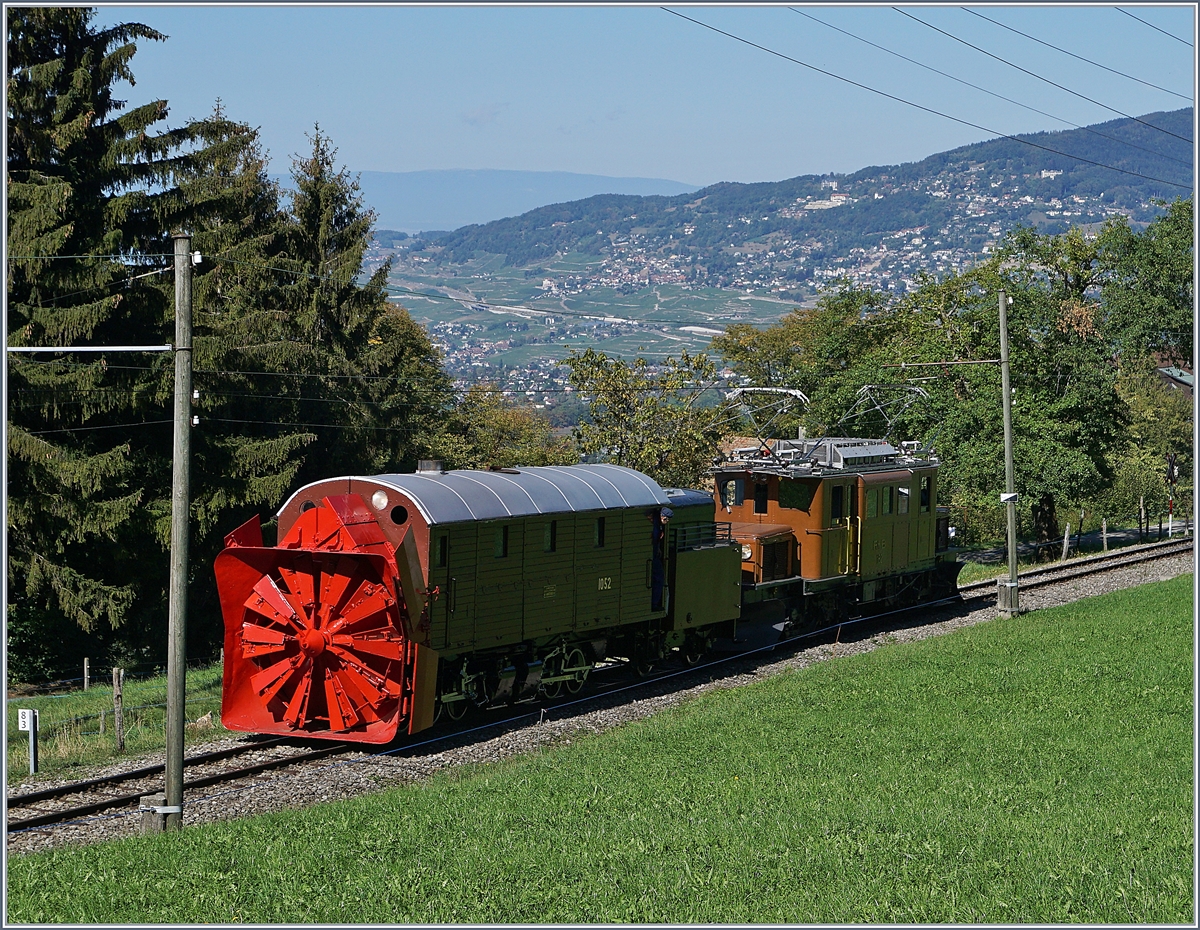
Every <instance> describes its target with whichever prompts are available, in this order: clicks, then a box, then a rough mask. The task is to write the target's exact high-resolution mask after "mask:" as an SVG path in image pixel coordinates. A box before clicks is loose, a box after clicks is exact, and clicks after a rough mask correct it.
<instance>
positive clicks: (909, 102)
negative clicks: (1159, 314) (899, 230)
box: [659, 7, 1192, 191]
mask: <svg viewBox="0 0 1200 930" xmlns="http://www.w3.org/2000/svg"><path fill="white" fill-rule="evenodd" d="M659 9H661V10H663V11H664V12H667V13H670V14H672V15H673V16H678V17H679V18H680V19H686V20H687V21H688V22H690V23H695V24H696V25H697V26H702V27H704V28H705V29H709V30H711V31H712V32H716V33H718V34H720V35H723V36H725V37H727V38H730V39H733V40H734V41H735V42H741V43H742V44H743V45H749V46H750V47H751V48H756V49H758V50H759V51H762V52H766V53H767V54H768V55H774V56H775V57H776V58H782V59H783V60H784V61H790V62H791V63H792V64H796V65H800V66H801V67H802V68H808V69H809V70H810V71H816V72H817V73H818V74H824V75H825V76H827V77H831V78H834V79H835V80H838V81H842V82H843V83H846V84H851V85H853V86H854V87H858V88H861V89H862V90H865V91H869V92H870V93H872V94H878V95H879V96H881V97H887V98H888V99H889V100H895V101H896V102H897V103H903V104H905V105H906V106H910V107H913V108H915V109H918V110H923V111H924V112H926V113H932V114H933V115H934V116H940V117H942V118H943V119H948V120H953V121H954V122H956V123H960V124H962V125H963V126H970V127H971V128H972V129H978V130H980V131H982V132H988V133H991V134H992V135H995V136H999V137H1000V138H1002V139H1008V140H1010V141H1012V142H1019V143H1021V144H1022V145H1028V146H1030V147H1032V148H1035V149H1040V150H1042V151H1043V152H1050V153H1051V154H1052V155H1061V156H1063V157H1064V158H1070V159H1073V160H1074V161H1080V162H1083V163H1084V164H1088V165H1094V166H1096V167H1097V168H1106V169H1108V170H1110V171H1116V172H1119V173H1120V174H1127V175H1131V176H1132V177H1135V178H1141V179H1142V180H1144V181H1154V182H1155V183H1158V184H1166V185H1167V186H1168V187H1177V188H1179V189H1181V190H1186V191H1191V190H1192V188H1191V185H1188V184H1180V183H1178V182H1177V181H1168V180H1166V179H1165V178H1155V177H1151V176H1150V175H1146V174H1140V173H1139V172H1137V171H1128V170H1126V169H1125V168H1118V167H1116V166H1115V165H1106V164H1104V163H1103V162H1099V161H1093V160H1092V159H1090V158H1084V157H1083V156H1082V155H1072V154H1070V153H1069V152H1060V151H1059V150H1058V149H1052V148H1050V146H1048V145H1041V144H1039V143H1037V142H1031V141H1030V140H1029V139H1022V138H1021V137H1020V136H1012V135H1009V134H1008V133H1004V132H1000V131H999V130H996V129H991V128H989V127H987V126H981V125H980V124H979V123H972V122H971V121H970V120H965V119H962V118H961V117H958V116H951V115H950V114H949V113H943V112H942V111H941V110H935V109H933V107H927V106H925V105H924V104H921V103H916V102H914V101H912V100H906V99H905V98H903V97H897V96H896V95H895V94H889V93H888V92H887V91H884V90H879V89H878V88H876V87H871V86H870V85H868V84H862V83H860V82H858V81H855V80H853V79H851V78H848V77H843V76H842V75H840V74H835V73H834V72H832V71H827V70H825V69H824V68H819V67H817V66H816V65H811V64H809V63H808V62H806V61H801V60H800V59H799V58H793V57H792V56H791V55H787V54H784V53H783V52H778V51H776V50H775V49H773V48H768V47H767V46H765V45H760V44H759V43H757V42H752V41H751V40H750V39H744V38H742V37H741V36H739V35H736V34H734V33H732V32H726V31H725V30H724V29H720V28H718V27H717V26H713V25H710V24H709V23H706V22H703V21H701V20H698V19H693V18H692V17H690V16H686V15H685V14H683V13H680V12H679V11H678V10H672V9H670V8H669V7H660V8H659ZM1147 125H1149V124H1147ZM1164 131H1165V130H1164ZM1171 135H1174V133H1171ZM1179 138H1182V136H1180V137H1179ZM1184 141H1185V142H1186V141H1188V140H1186V139H1185V140H1184Z"/></svg>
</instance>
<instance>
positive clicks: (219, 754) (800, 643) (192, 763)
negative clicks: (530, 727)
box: [8, 538, 1193, 833]
mask: <svg viewBox="0 0 1200 930" xmlns="http://www.w3.org/2000/svg"><path fill="white" fill-rule="evenodd" d="M1192 548H1193V541H1192V539H1190V538H1188V539H1185V540H1168V541H1164V542H1161V543H1150V544H1147V545H1144V546H1138V547H1136V549H1134V548H1133V547H1130V548H1126V549H1122V550H1118V551H1116V552H1111V553H1105V554H1103V555H1098V556H1091V557H1087V558H1083V559H1076V560H1072V561H1071V562H1070V563H1068V564H1062V563H1060V564H1056V565H1051V566H1046V567H1044V568H1036V569H1030V570H1027V571H1025V572H1022V573H1021V574H1020V576H1019V578H1020V583H1021V587H1022V589H1025V590H1029V589H1033V588H1038V587H1046V586H1050V585H1054V584H1059V583H1062V582H1065V581H1070V580H1072V579H1076V578H1080V577H1084V576H1086V575H1093V574H1099V573H1102V572H1106V571H1111V570H1114V569H1118V568H1124V567H1127V566H1131V565H1137V564H1139V563H1143V562H1148V561H1152V560H1155V559H1162V558H1169V557H1172V556H1175V555H1179V554H1182V553H1185V552H1189V551H1191V550H1192ZM1131 550H1133V551H1131ZM995 593H996V580H995V579H990V580H985V581H978V582H973V583H971V584H967V585H963V586H962V587H961V588H960V591H959V596H958V597H954V598H948V599H946V600H945V601H941V602H937V603H936V604H925V605H920V606H919V607H916V608H913V607H909V608H905V609H903V610H897V611H892V612H888V613H883V614H875V615H872V616H868V617H863V618H861V619H859V620H854V621H850V623H847V624H838V625H836V626H839V627H840V626H849V625H851V624H854V625H862V626H864V627H866V626H877V625H879V624H881V623H882V624H885V625H886V624H889V623H891V622H895V620H894V618H895V617H896V616H897V615H900V614H911V613H912V612H913V611H914V610H919V609H927V608H929V607H934V606H938V605H941V604H948V603H953V602H958V601H959V600H960V598H961V599H962V600H967V601H971V600H985V599H987V598H989V597H994V596H995ZM833 629H835V627H830V628H829V629H827V630H817V631H814V632H812V633H808V634H804V635H801V636H797V637H793V638H790V639H788V640H786V641H783V642H778V643H774V644H772V645H770V646H767V647H762V646H759V647H754V648H750V649H746V650H743V651H740V652H733V653H729V654H727V655H723V656H721V657H719V658H716V659H714V660H713V661H710V662H705V663H702V664H701V665H698V666H694V667H683V668H669V669H668V670H667V671H665V672H663V673H660V674H657V675H650V676H646V677H644V678H638V677H636V676H635V675H634V674H633V670H632V668H629V667H627V666H626V665H624V664H622V663H610V664H609V665H607V666H602V667H598V668H597V670H596V674H595V675H594V676H593V678H592V687H590V688H589V690H588V692H587V693H586V694H584V695H580V696H579V697H577V698H574V699H569V700H566V701H558V702H555V703H553V704H548V703H543V704H541V705H539V710H540V712H541V713H543V714H544V713H547V712H549V713H553V712H556V711H559V710H561V709H563V708H566V707H570V706H572V705H576V704H580V703H583V702H587V701H594V700H598V699H603V698H604V697H606V696H608V695H611V694H613V693H615V692H619V691H627V690H631V689H635V688H643V687H644V688H652V687H653V686H655V685H657V684H660V683H662V682H663V681H664V680H666V679H670V678H675V677H679V676H686V675H688V674H689V673H696V672H703V671H704V670H706V669H711V668H712V667H713V666H716V665H720V664H724V663H727V662H731V661H735V660H737V659H742V658H745V657H747V656H749V655H752V654H753V653H756V652H760V651H763V649H764V648H769V649H772V650H774V649H777V648H789V647H790V648H794V649H801V648H807V647H808V646H810V645H811V644H812V639H813V637H816V636H820V635H822V634H826V633H830V632H831V631H832V630H833ZM526 706H527V705H526ZM539 710H534V711H529V710H525V709H524V708H522V709H521V710H520V712H519V713H516V714H512V715H506V716H505V717H503V718H497V719H490V720H481V719H479V718H478V717H475V719H472V718H468V719H467V720H465V721H462V723H461V724H460V725H459V726H456V727H455V728H454V729H453V730H450V731H448V732H443V733H441V734H435V735H432V738H425V739H421V740H419V742H417V743H415V744H413V745H411V746H407V745H401V746H398V747H394V748H392V749H391V750H390V752H392V753H397V754H398V753H403V752H405V751H406V750H409V749H412V750H415V749H417V748H418V747H419V748H422V749H428V748H429V747H430V746H431V745H433V744H436V743H439V742H443V741H445V742H450V741H453V740H455V739H458V738H461V737H462V736H463V735H464V734H471V733H475V732H481V731H491V730H497V731H502V730H503V729H504V728H505V727H508V726H511V725H513V724H515V723H517V722H519V721H521V720H524V719H526V718H528V717H530V716H531V715H536V714H538V713H539ZM312 743H313V741H305V740H300V739H296V738H291V737H279V738H275V739H268V740H256V741H253V742H251V743H247V744H245V745H242V746H237V747H233V748H229V749H223V750H219V751H216V752H211V753H204V754H202V755H198V756H193V757H190V758H188V759H186V760H185V767H186V768H185V771H192V772H199V771H202V772H203V774H195V775H193V777H191V778H187V777H186V776H185V781H184V790H185V792H186V791H195V790H197V789H200V788H205V787H210V786H213V785H219V784H224V783H227V782H235V781H237V780H239V779H244V778H251V777H253V776H255V775H258V774H261V773H263V772H267V771H270V770H273V769H279V768H284V767H287V766H292V765H302V764H304V763H308V762H313V761H318V760H322V759H327V758H329V757H332V756H336V755H341V754H346V753H351V752H359V753H365V754H370V753H372V752H377V751H379V750H378V749H377V748H376V747H372V746H368V745H364V744H360V743H332V744H327V745H322V746H318V747H315V748H314V747H313V745H312ZM255 753H260V754H271V757H270V758H266V759H258V760H256V761H254V762H253V763H251V764H250V765H243V766H237V767H234V768H227V767H224V766H222V765H221V763H224V762H227V761H229V760H231V759H236V758H238V757H241V756H245V755H251V754H255ZM213 769H217V770H216V771H213ZM163 771H164V767H163V766H162V765H153V766H145V767H142V768H138V769H133V770H129V771H126V772H122V773H116V774H112V775H107V776H103V777H99V778H92V779H88V780H86V781H79V782H72V783H70V784H66V785H61V786H57V787H53V788H46V789H42V790H40V791H32V792H27V793H25V794H20V795H14V796H13V797H10V798H9V799H8V813H9V819H8V832H10V833H12V832H16V831H24V830H30V829H35V828H38V827H44V826H50V825H52V824H56V823H64V822H67V821H73V820H79V819H82V818H87V817H91V816H94V815H97V814H101V813H103V812H104V811H111V810H115V809H117V808H129V807H131V806H134V805H137V804H138V803H139V801H140V799H141V798H142V797H143V796H144V795H147V794H150V793H153V792H155V791H160V790H161V785H162V782H161V776H162V774H163ZM130 785H138V788H137V790H129V789H130ZM118 786H121V787H120V788H119V790H117V791H112V790H109V789H113V788H117V787H118ZM97 792H100V793H101V794H102V796H100V797H97V796H96V793H97ZM81 795H82V796H84V797H86V800H82V801H80V800H79V798H78V796H81ZM14 814H20V815H21V816H19V818H14V816H13V815H14Z"/></svg>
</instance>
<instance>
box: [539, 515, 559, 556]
mask: <svg viewBox="0 0 1200 930" xmlns="http://www.w3.org/2000/svg"><path fill="white" fill-rule="evenodd" d="M542 550H543V551H545V552H557V551H558V521H557V520H551V521H550V522H549V523H547V524H546V529H545V532H544V533H543V534H542Z"/></svg>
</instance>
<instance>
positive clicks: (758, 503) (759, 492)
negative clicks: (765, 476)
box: [754, 484, 767, 513]
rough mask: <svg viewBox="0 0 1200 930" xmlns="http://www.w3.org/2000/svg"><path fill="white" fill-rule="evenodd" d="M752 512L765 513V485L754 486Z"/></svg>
mask: <svg viewBox="0 0 1200 930" xmlns="http://www.w3.org/2000/svg"><path fill="white" fill-rule="evenodd" d="M754 512H755V513H766V512H767V486H766V485H765V484H756V485H755V486H754Z"/></svg>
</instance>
